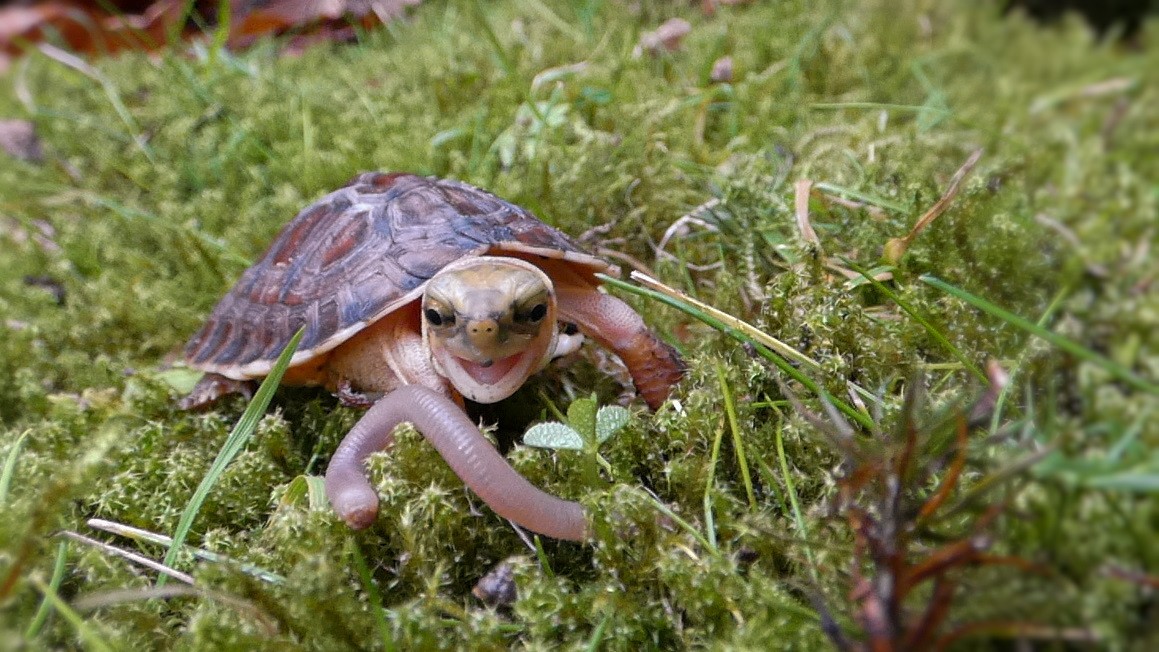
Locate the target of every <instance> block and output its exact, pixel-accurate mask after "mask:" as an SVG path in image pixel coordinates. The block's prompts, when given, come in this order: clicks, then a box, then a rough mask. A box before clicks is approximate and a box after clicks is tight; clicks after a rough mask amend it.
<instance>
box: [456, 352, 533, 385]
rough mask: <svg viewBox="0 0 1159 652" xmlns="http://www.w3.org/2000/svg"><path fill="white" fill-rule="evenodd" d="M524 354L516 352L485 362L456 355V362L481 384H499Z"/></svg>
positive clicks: (521, 359)
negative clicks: (473, 360)
mask: <svg viewBox="0 0 1159 652" xmlns="http://www.w3.org/2000/svg"><path fill="white" fill-rule="evenodd" d="M524 355H525V354H524V353H516V354H515V355H509V356H507V357H506V358H499V359H498V360H485V361H483V362H472V361H471V360H468V359H466V358H460V357H458V356H455V362H456V363H457V364H458V365H459V368H460V369H462V370H463V371H465V372H467V375H468V376H470V377H471V378H472V379H473V380H474V381H475V382H477V383H479V384H480V385H497V384H499V383H500V382H502V381H503V379H504V378H506V377H507V375H508V374H510V373H511V371H512V370H513V369H515V367H516V366H518V365H519V363H520V362H522V361H523V356H524Z"/></svg>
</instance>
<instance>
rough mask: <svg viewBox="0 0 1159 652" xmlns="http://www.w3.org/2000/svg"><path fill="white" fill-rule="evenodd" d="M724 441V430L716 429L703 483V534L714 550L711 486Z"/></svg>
mask: <svg viewBox="0 0 1159 652" xmlns="http://www.w3.org/2000/svg"><path fill="white" fill-rule="evenodd" d="M722 439H724V428H717V429H716V436H715V437H713V439H712V453H711V454H709V457H708V472H707V473H705V475H706V476H708V477H707V479H706V480H705V482H704V532H705V534H706V535H707V536H708V542H709V543H711V544H712V547H713V548H716V518H715V517H714V516H713V513H712V485H714V484H716V462H717V460H719V459H720V442H721V440H722Z"/></svg>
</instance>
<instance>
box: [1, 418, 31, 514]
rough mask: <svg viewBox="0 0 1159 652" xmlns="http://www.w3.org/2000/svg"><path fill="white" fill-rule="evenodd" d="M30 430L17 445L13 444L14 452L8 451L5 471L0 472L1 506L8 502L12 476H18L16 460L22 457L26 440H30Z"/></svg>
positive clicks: (17, 441)
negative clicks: (21, 450)
mask: <svg viewBox="0 0 1159 652" xmlns="http://www.w3.org/2000/svg"><path fill="white" fill-rule="evenodd" d="M29 432H31V431H30V430H25V431H24V432H22V433H20V436H19V437H17V438H16V443H14V444H12V450H10V451H8V457H7V458H5V459H4V470H2V471H0V505H3V504H4V503H5V502H6V501H7V500H8V490H9V488H11V486H12V476H14V475H16V460H17V458H19V457H20V449H21V448H22V447H23V446H24V440H25V439H27V438H28V433H29Z"/></svg>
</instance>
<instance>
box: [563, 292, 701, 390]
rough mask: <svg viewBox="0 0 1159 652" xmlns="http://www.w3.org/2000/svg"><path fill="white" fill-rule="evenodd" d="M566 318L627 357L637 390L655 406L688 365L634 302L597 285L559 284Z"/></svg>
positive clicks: (620, 354)
mask: <svg viewBox="0 0 1159 652" xmlns="http://www.w3.org/2000/svg"><path fill="white" fill-rule="evenodd" d="M556 294H557V297H558V298H557V300H558V303H559V312H560V314H561V316H562V318H563V319H566V320H568V321H572V322H575V323H577V324H579V326H580V330H582V331H583V332H584V334H586V335H588V336H590V337H591V338H592V339H594V340H596V341H597V342H599V343H600V344H601V345H603V346H604V347H606V348H608V349H610V350H611V351H612V352H613V353H615V354H616V355H617V356H619V357H620V359H621V360H623V361H624V364H625V365H626V366H627V367H628V372H629V373H631V374H632V382H633V384H635V385H636V392H637V393H639V395H640V396H641V397H643V399H644V402H645V403H647V404H648V407H650V408H652V409H653V410H655V409H658V408H659V407H660V406H661V405H663V404H664V401H665V399H667V398H668V393H669V392H670V391H671V390H672V386H673V385H675V384H676V383H678V382H679V381H680V379H681V378H683V377H684V372H685V370H686V369H687V367H686V365H685V364H684V360H683V359H682V358H681V357H680V354H679V353H677V352H676V349H674V348H672V347H671V346H669V345H668V343H666V342H664V341H662V340H661V339H660V338H658V337H656V334H655V333H653V332H652V331H651V330H650V329H649V328H648V326H647V325H646V324H645V323H644V320H643V318H641V317H640V315H639V314H638V313H637V312H636V311H635V310H633V309H632V307H631V306H629V305H628V304H626V303H624V302H623V301H620V300H619V299H617V298H616V297H613V296H611V295H607V294H602V293H600V292H597V291H595V290H594V289H586V288H584V289H580V288H558V289H557V290H556Z"/></svg>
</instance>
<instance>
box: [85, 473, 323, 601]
mask: <svg viewBox="0 0 1159 652" xmlns="http://www.w3.org/2000/svg"><path fill="white" fill-rule="evenodd" d="M298 477H299V478H301V477H303V476H298ZM296 479H297V478H295V480H296ZM321 479H322V478H318V480H321ZM309 500H310V508H311V509H315V499H314V497H313V496H311V497H310V499H309ZM317 508H318V509H321V508H322V507H317ZM85 525H88V526H89V527H91V528H93V529H94V530H101V531H102V532H110V533H112V534H116V535H118V536H122V537H125V538H127V539H132V540H134V541H137V542H141V541H145V542H148V543H155V544H158V545H162V546H170V545H173V539H172V538H171V537H167V536H165V535H164V534H158V533H156V532H150V531H148V530H142V529H141V528H135V527H133V526H131V525H125V524H123V523H116V522H113V521H106V520H104V519H100V518H90V519H89V520H88V521H86V522H85ZM182 549H183V550H186V551H188V552H189V553H190V554H192V555H193V556H194V557H196V558H198V559H204V560H205V561H210V562H214V563H217V564H226V565H229V566H233V567H234V568H237V569H238V570H240V571H241V572H243V573H246V574H247V575H253V576H254V577H256V578H258V579H261V580H264V581H266V582H269V583H271V584H281V583H283V582H285V581H286V578H284V577H282V576H281V575H278V574H277V573H273V572H271V571H268V570H266V569H264V568H259V567H257V566H253V565H250V564H243V563H240V562H238V561H237V560H235V559H232V558H230V557H227V556H225V555H219V554H218V553H216V552H211V551H209V550H205V549H203V548H197V547H195V546H189V545H186V546H183V547H182Z"/></svg>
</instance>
